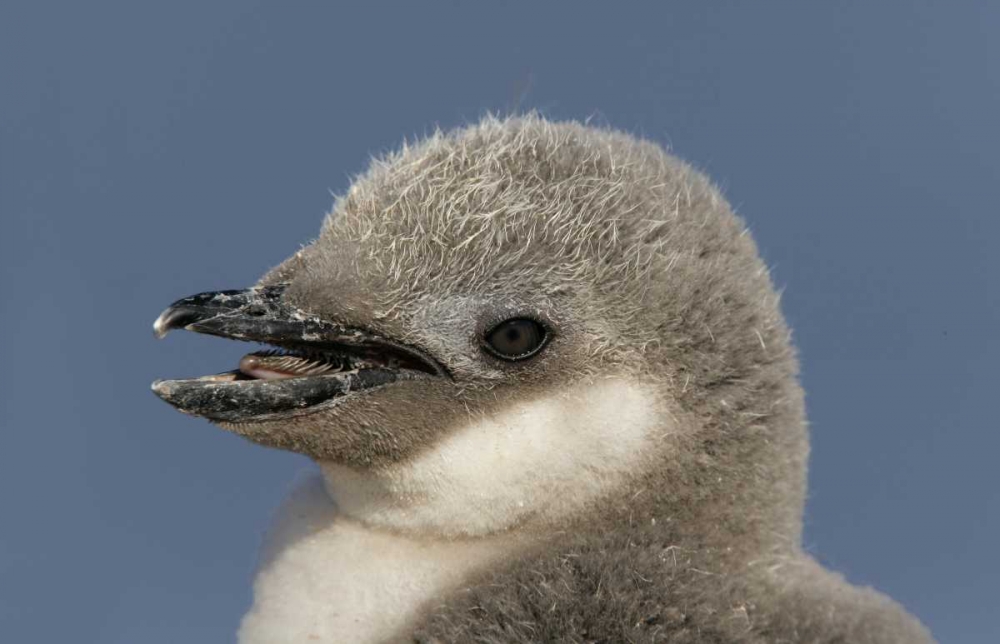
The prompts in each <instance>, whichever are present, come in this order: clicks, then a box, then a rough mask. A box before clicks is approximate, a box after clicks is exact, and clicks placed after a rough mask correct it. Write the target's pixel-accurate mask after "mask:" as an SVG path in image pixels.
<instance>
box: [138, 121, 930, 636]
mask: <svg viewBox="0 0 1000 644" xmlns="http://www.w3.org/2000/svg"><path fill="white" fill-rule="evenodd" d="M156 328H157V332H158V333H165V332H166V331H168V330H170V329H172V328H187V329H189V330H193V331H198V332H202V333H212V334H215V335H223V336H226V337H231V338H236V339H243V340H258V341H262V342H267V343H269V344H272V345H274V346H277V347H280V348H281V349H282V350H283V351H285V352H287V353H283V354H280V355H272V354H250V355H248V356H247V357H246V358H244V360H243V361H241V363H240V368H239V369H238V370H236V371H234V372H232V373H231V374H229V375H221V376H213V377H208V378H201V379H192V380H184V381H165V382H158V383H156V384H155V385H154V390H155V391H156V392H157V393H158V394H159V395H160V396H161V397H163V398H164V399H165V400H167V401H168V402H170V403H171V404H174V405H175V406H177V407H178V408H179V409H181V410H182V411H185V412H187V413H192V414H195V415H200V416H204V417H207V418H209V419H210V420H213V421H214V422H216V423H217V424H219V425H220V426H222V427H224V428H226V429H229V430H231V431H233V432H235V433H237V434H240V435H242V436H244V437H246V438H249V439H250V440H253V441H255V442H258V443H261V444H264V445H268V446H273V447H279V448H284V449H292V450H295V451H298V452H301V453H304V454H307V455H309V456H310V457H312V458H313V459H314V460H315V461H316V462H317V463H319V467H320V471H321V473H322V482H323V484H322V485H319V483H318V482H317V481H312V482H309V483H307V484H304V486H303V487H302V488H300V489H299V491H298V492H296V494H295V495H293V498H292V500H291V501H290V502H289V504H288V505H287V506H286V508H285V509H284V510H283V512H282V513H281V516H280V518H279V520H278V523H277V525H276V527H275V528H274V529H273V530H272V536H271V538H270V539H269V545H268V548H267V551H266V553H265V556H264V558H263V561H262V564H261V568H260V572H259V574H258V577H257V581H256V583H255V604H254V607H253V608H252V609H251V612H250V613H249V614H248V615H247V617H246V618H245V620H244V622H243V626H242V628H241V641H244V642H265V641H266V642H286V641H287V642H293V641H329V642H336V641H351V642H381V641H428V642H433V641H442V642H444V641H448V642H450V641H462V642H510V641H572V642H618V641H630V642H656V641H670V642H845V641H850V642H922V641H931V640H930V636H929V635H928V634H927V632H926V630H925V629H924V628H923V627H922V626H921V625H920V624H919V622H917V621H916V620H915V619H914V618H912V617H911V616H909V615H907V614H906V613H905V611H903V610H902V609H901V608H900V607H899V606H898V605H896V604H895V603H894V602H892V601H891V600H890V599H888V598H886V597H884V596H882V595H880V594H878V593H877V592H875V591H872V590H869V589H859V588H855V587H853V586H850V585H849V584H847V583H846V582H845V581H844V580H843V579H842V578H840V577H839V576H837V575H835V574H834V573H831V572H829V571H826V570H824V569H823V568H822V567H820V566H819V565H818V564H816V563H815V562H814V561H813V560H812V559H811V558H810V557H809V556H808V555H807V554H805V553H804V552H803V551H802V548H801V531H802V512H803V506H804V498H805V472H806V459H807V452H808V440H807V434H806V425H805V415H804V409H803V400H802V391H801V388H800V387H799V384H798V381H797V361H796V356H795V353H794V349H793V347H792V344H791V341H790V337H789V336H790V334H789V331H788V329H787V327H786V325H785V322H784V320H783V318H782V316H781V313H780V310H779V307H778V296H777V294H776V293H775V290H774V287H773V285H772V284H771V281H770V278H769V276H768V273H767V270H766V267H765V266H764V264H763V263H762V262H761V260H760V258H759V256H758V253H757V250H756V247H755V245H754V243H753V241H752V239H751V238H750V236H749V234H748V232H747V230H746V228H745V226H744V225H743V223H742V222H741V221H740V220H739V219H738V218H737V217H736V216H735V215H734V214H733V213H732V211H731V210H730V209H729V207H728V205H727V204H726V202H725V200H724V199H723V198H722V197H721V195H719V193H718V191H717V190H716V189H715V188H714V187H713V186H712V185H711V184H710V183H709V181H708V180H707V179H706V178H705V177H703V176H702V175H701V174H699V173H697V172H695V171H694V170H692V169H691V168H690V167H689V166H687V165H685V164H683V163H682V162H680V161H678V160H677V159H675V158H673V157H671V156H670V155H668V154H666V153H665V152H664V151H663V150H662V149H661V148H660V147H658V146H656V145H654V144H651V143H648V142H643V141H639V140H636V139H634V138H632V137H630V136H627V135H624V134H620V133H616V132H611V131H607V130H601V129H595V128H590V127H586V126H583V125H579V124H573V123H551V122H548V121H546V120H544V119H542V118H540V117H537V116H527V117H518V118H511V119H504V120H498V119H486V120H484V121H483V122H482V123H480V124H478V125H476V126H472V127H469V128H466V129H464V130H459V131H456V132H451V133H447V134H443V133H438V134H436V135H435V136H433V137H431V138H429V139H427V140H425V141H422V142H420V143H418V144H416V145H413V146H408V147H405V148H404V149H403V150H402V151H400V152H398V153H395V154H393V155H390V156H388V157H387V158H385V159H382V160H379V161H376V162H375V163H373V165H372V167H371V168H370V169H369V171H368V172H367V173H366V174H365V175H363V176H361V177H359V178H358V179H357V180H356V181H355V182H354V184H353V185H352V187H351V189H350V190H349V191H348V193H347V194H346V195H344V196H343V197H342V198H340V199H338V201H337V203H336V205H335V207H334V209H333V212H332V213H331V215H330V217H329V218H328V219H327V221H326V223H325V224H324V228H323V230H322V232H321V234H320V236H319V238H318V239H317V240H316V241H314V242H313V243H311V244H310V245H308V246H307V247H305V248H304V249H303V250H301V251H300V252H299V253H296V254H295V255H294V256H293V257H292V258H290V259H289V260H288V261H286V262H285V263H283V264H282V265H280V266H279V267H277V268H276V269H274V270H273V271H271V272H270V273H269V274H268V275H267V276H265V277H264V278H263V280H261V282H260V283H259V284H258V285H257V286H255V287H253V288H252V289H247V290H245V291H227V292H219V293H208V294H201V295H198V296H193V297H192V298H187V299H185V300H181V301H179V302H177V303H175V305H173V306H172V307H171V308H170V309H168V310H167V311H165V312H164V314H163V315H162V316H161V318H160V319H159V320H158V321H157V324H156Z"/></svg>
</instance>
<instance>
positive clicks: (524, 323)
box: [486, 318, 546, 360]
mask: <svg viewBox="0 0 1000 644" xmlns="http://www.w3.org/2000/svg"><path fill="white" fill-rule="evenodd" d="M545 335H546V334H545V327H543V326H542V325H541V324H539V323H538V322H535V321H534V320H528V319H526V318H515V319H513V320H507V321H505V322H501V323H500V324H498V325H496V326H495V327H493V328H492V329H490V330H489V331H487V332H486V348H487V350H489V352H490V353H492V354H493V355H495V356H496V357H498V358H503V359H504V360H523V359H524V358H530V357H531V356H533V355H535V354H536V353H538V351H539V349H541V348H542V347H543V346H544V345H545Z"/></svg>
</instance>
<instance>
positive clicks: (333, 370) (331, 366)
mask: <svg viewBox="0 0 1000 644" xmlns="http://www.w3.org/2000/svg"><path fill="white" fill-rule="evenodd" d="M365 369H390V370H392V371H402V370H409V371H419V372H424V373H427V374H430V375H438V370H437V368H436V365H432V364H429V363H428V361H427V360H426V359H424V358H423V357H422V356H419V355H414V354H413V353H412V352H409V351H407V350H406V349H404V348H402V347H393V346H379V347H377V348H376V347H347V346H337V345H330V346H326V347H314V346H309V347H292V348H284V347H279V348H272V349H265V350H262V351H255V352H253V353H248V354H247V355H245V356H243V358H242V359H241V360H240V362H239V366H238V367H237V369H236V370H235V371H233V372H230V374H226V375H231V376H233V379H234V380H285V379H289V378H315V377H320V376H329V375H334V374H348V373H359V372H360V371H362V370H365Z"/></svg>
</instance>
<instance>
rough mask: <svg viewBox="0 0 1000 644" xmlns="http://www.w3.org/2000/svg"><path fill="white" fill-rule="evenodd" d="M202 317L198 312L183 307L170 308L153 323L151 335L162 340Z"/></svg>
mask: <svg viewBox="0 0 1000 644" xmlns="http://www.w3.org/2000/svg"><path fill="white" fill-rule="evenodd" d="M202 317H204V315H203V314H202V313H201V312H200V311H197V310H194V309H191V308H188V307H184V306H171V307H170V308H168V309H167V310H166V311H164V312H163V313H161V314H160V317H158V318H156V321H155V322H153V333H154V334H155V335H156V337H157V338H163V336H165V335H167V333H169V332H170V331H172V330H173V329H181V328H184V327H186V326H187V325H189V324H191V323H193V322H197V321H198V320H199V319H201V318H202Z"/></svg>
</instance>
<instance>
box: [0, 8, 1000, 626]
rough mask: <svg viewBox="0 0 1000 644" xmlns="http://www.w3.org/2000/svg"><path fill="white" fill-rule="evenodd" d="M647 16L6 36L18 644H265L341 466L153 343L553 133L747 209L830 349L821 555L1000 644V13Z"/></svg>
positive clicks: (818, 460)
mask: <svg viewBox="0 0 1000 644" xmlns="http://www.w3.org/2000/svg"><path fill="white" fill-rule="evenodd" d="M356 4H358V5H360V4H361V3H356ZM621 4H624V3H601V4H597V3H572V4H570V3H561V4H560V3H531V4H529V3H523V4H521V3H506V2H492V3H476V4H475V6H465V5H459V4H458V3H437V4H434V5H430V4H427V5H426V6H420V7H418V6H417V3H407V4H406V5H402V4H400V5H399V6H396V5H389V4H383V3H366V4H365V6H364V7H360V6H356V7H353V8H350V7H342V6H336V5H335V4H334V3H263V2H253V1H242V2H209V3H206V2H169V3H163V2H161V3H143V2H103V1H95V2H88V3H70V2H50V3H46V2H30V3H29V2H20V1H17V0H5V2H3V3H2V4H0V268H2V272H0V314H2V315H0V330H2V333H0V439H2V443H0V640H2V641H5V642H58V641H72V642H122V643H126V642H144V643H147V644H157V643H160V642H163V643H166V642H180V641H187V642H225V641H232V639H233V632H234V630H235V627H236V624H237V622H238V620H239V618H240V615H241V614H242V612H243V611H244V610H245V609H246V608H247V606H248V603H249V601H250V580H251V574H252V570H253V562H254V557H255V550H256V548H257V546H258V544H259V540H260V534H261V531H262V529H263V528H264V526H265V525H266V522H267V520H268V516H269V514H270V512H271V511H272V510H273V508H274V507H275V506H276V504H277V503H278V502H279V500H280V498H281V497H282V495H283V494H284V492H285V490H286V489H287V486H288V484H289V482H290V480H291V479H292V477H293V475H294V472H295V471H296V470H298V469H300V468H302V467H304V466H306V465H307V462H306V461H305V459H303V458H301V457H298V456H294V455H290V454H285V453H281V452H275V451H269V450H265V449H263V448H260V447H256V446H253V445H251V444H249V443H247V442H244V441H242V440H240V439H238V438H235V437H233V436H231V435H228V434H226V433H224V432H222V431H219V430H217V429H214V428H212V427H211V426H209V425H208V424H207V423H205V422H204V421H200V420H196V419H192V418H188V417H185V416H182V415H180V414H178V413H176V412H175V411H173V410H172V409H171V408H169V407H168V406H167V405H165V404H163V403H162V402H160V401H159V400H157V399H156V398H155V397H154V396H153V395H152V394H151V393H150V392H149V383H150V382H151V381H152V380H154V379H155V378H157V377H164V376H185V375H193V374H201V373H208V372H212V371H218V370H223V369H227V368H230V367H231V366H232V365H233V364H234V363H235V361H236V360H237V359H238V357H239V355H240V354H241V352H242V349H241V347H240V346H238V345H236V344H234V343H227V342H222V341H218V340H213V339H211V338H205V337H197V336H194V335H193V334H181V335H176V336H171V337H170V338H168V339H167V340H166V341H164V342H156V341H155V340H154V339H153V336H152V333H151V330H150V324H151V323H152V321H153V318H155V317H156V315H157V314H158V313H159V312H160V310H161V309H162V308H163V307H164V306H165V305H166V304H168V303H170V302H171V301H172V300H174V299H175V298H177V297H180V296H184V295H188V294H191V293H194V292H197V291H202V290H209V289H217V288H231V287H241V286H244V285H248V284H250V283H252V282H253V281H254V280H255V279H256V278H257V276H258V275H259V274H261V273H262V272H263V271H264V270H266V269H267V268H268V267H270V266H272V265H274V264H275V263H277V262H278V261H280V260H281V259H282V258H283V257H284V256H285V255H287V254H289V253H291V252H292V251H294V250H295V249H296V248H297V247H298V245H299V244H301V243H303V242H305V241H307V240H309V239H310V238H311V237H312V236H313V235H314V234H315V233H316V232H317V231H318V227H319V224H320V221H321V218H322V215H323V213H324V212H325V211H326V210H327V209H328V208H329V206H330V204H331V201H332V198H331V192H339V191H343V190H344V189H345V188H346V187H347V185H348V181H349V177H350V175H352V174H353V173H357V172H359V171H361V170H362V169H363V168H364V166H365V164H366V162H367V159H368V157H369V155H370V154H372V153H374V152H378V151H382V150H386V149H389V148H391V147H393V146H395V145H396V144H397V143H398V142H400V141H401V139H402V138H403V137H404V136H410V137H412V136H414V135H418V134H420V133H424V132H427V131H428V130H429V129H430V128H432V127H433V126H434V125H435V124H440V125H441V126H442V127H449V126H453V125H457V124H462V123H466V122H468V121H470V120H475V119H476V118H477V117H479V116H480V115H481V114H483V113H484V111H486V110H499V111H507V110H510V109H512V108H517V107H520V108H537V109H539V110H541V111H542V112H544V113H545V114H547V115H549V116H551V117H555V118H577V119H583V118H592V119H594V120H595V121H597V122H599V123H606V124H610V125H613V126H615V127H619V128H623V129H626V130H629V131H631V132H635V133H639V134H642V135H645V136H647V137H650V138H652V139H655V140H657V141H661V142H663V143H665V144H667V145H669V146H671V147H672V148H673V149H674V151H675V152H676V153H677V154H679V155H680V156H682V157H683V158H685V159H688V160H690V161H691V162H693V163H694V164H696V165H697V166H699V167H700V168H702V169H705V170H706V171H707V172H708V173H709V174H711V176H712V177H713V178H714V179H715V180H716V181H717V182H718V183H719V184H720V185H721V186H722V188H723V189H724V191H725V193H726V194H727V195H728V197H729V198H730V200H731V201H732V202H733V204H734V205H735V206H736V207H737V209H738V210H739V212H740V213H741V214H742V215H743V216H744V217H746V219H747V220H748V221H749V223H750V226H751V228H752V230H753V231H754V233H755V235H756V237H757V240H758V241H759V243H760V246H761V248H762V251H763V253H764V255H765V257H766V259H767V261H768V262H769V263H770V264H771V265H772V266H773V267H774V276H775V278H776V280H777V282H778V283H779V284H780V285H781V286H782V287H784V289H785V298H784V307H785V311H786V314H787V316H788V317H789V319H790V321H791V323H792V325H793V327H794V329H795V332H796V338H797V342H798V344H799V346H800V348H801V354H802V360H803V379H804V382H805V386H806V389H807V391H808V403H809V411H810V417H811V420H812V432H813V434H812V435H813V456H812V469H811V472H810V483H811V492H810V498H809V506H808V512H807V517H806V520H807V529H806V540H807V545H808V547H809V549H810V550H811V551H812V552H814V553H815V554H816V556H818V557H819V558H820V559H821V560H822V561H823V562H825V563H827V564H828V565H830V566H832V567H834V568H836V569H838V570H841V571H843V572H844V573H845V574H846V575H847V576H848V577H849V578H850V579H851V580H853V581H855V582H857V583H863V584H872V585H874V586H876V587H878V588H880V589H882V590H885V591H886V592H888V593H890V594H891V595H893V596H894V597H895V598H897V599H898V600H899V601H901V602H902V603H903V604H905V605H906V606H907V607H908V608H909V609H911V610H912V611H913V612H915V613H916V614H917V615H919V616H920V617H921V618H922V619H923V620H924V621H925V623H927V624H928V625H929V626H930V627H931V628H932V629H933V631H934V632H935V634H936V635H937V636H938V638H939V639H940V640H941V641H943V642H955V643H963V642H998V641H1000V620H997V617H996V611H997V603H996V602H997V597H998V592H1000V591H998V588H1000V555H998V554H997V548H996V544H997V543H1000V498H998V497H1000V475H998V470H1000V467H998V464H997V463H998V454H1000V432H998V429H1000V427H998V423H997V421H996V419H995V416H994V415H995V410H996V400H997V395H998V392H997V386H998V378H997V365H998V364H1000V343H998V340H997V336H998V332H1000V297H998V292H1000V289H998V286H997V277H998V276H1000V259H998V257H1000V253H998V236H1000V217H998V215H1000V212H998V208H997V198H996V195H997V186H998V182H1000V158H998V150H1000V125H998V115H1000V39H998V38H997V36H996V34H997V33H998V32H1000V5H998V4H997V3H987V2H977V3H973V2H957V1H951V2H945V1H943V0H942V1H940V2H921V3H915V2H914V3H903V2H895V3H894V2H883V3H862V2H848V3H819V2H813V3H793V2H755V3H733V2H716V3H704V2H671V3H657V4H656V5H655V6H654V5H653V3H648V6H647V8H646V9H644V10H641V11H640V10H639V9H638V8H631V9H624V8H622V7H621V6H619V5H621ZM807 5H809V6H807ZM876 5H877V6H876Z"/></svg>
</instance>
